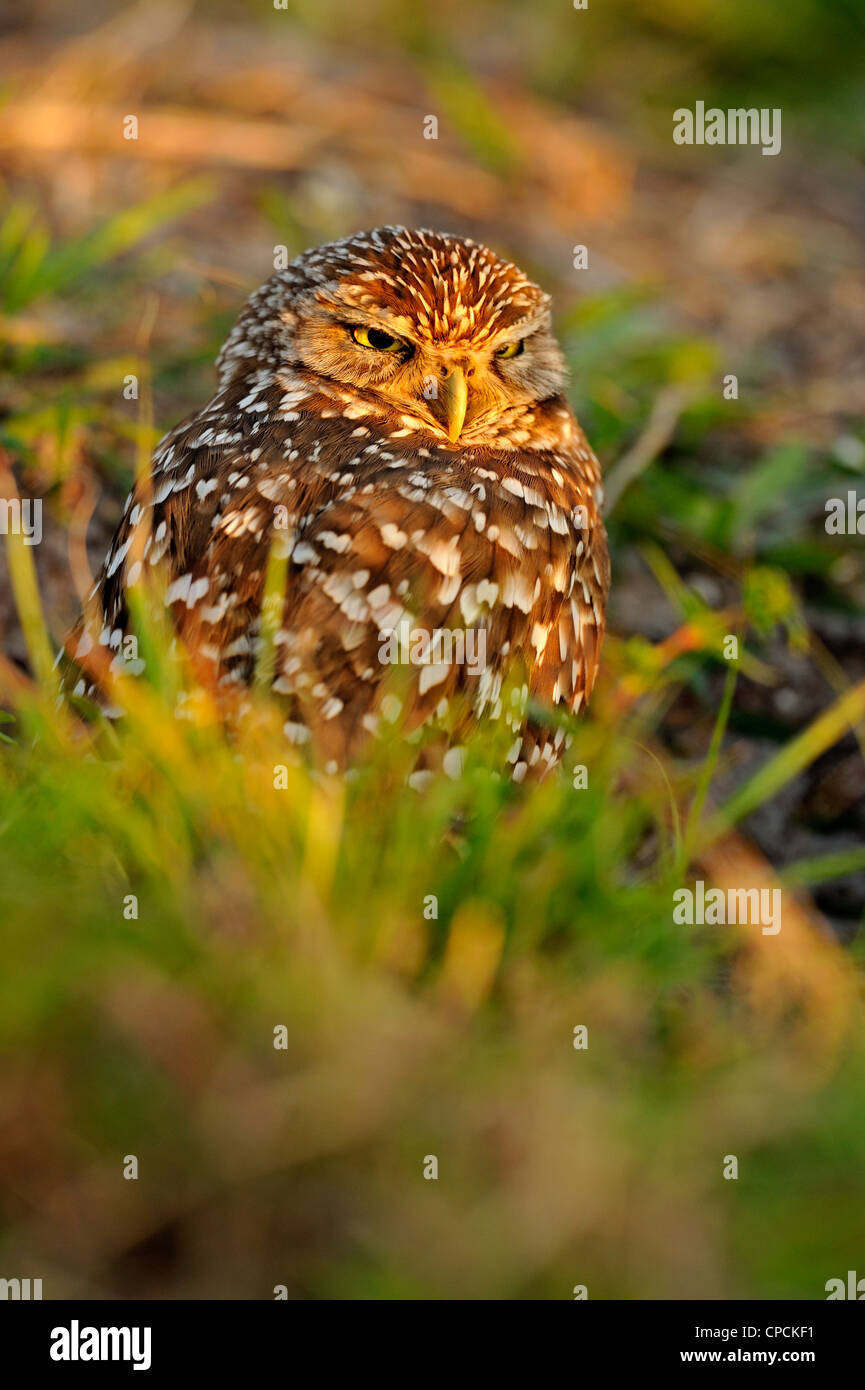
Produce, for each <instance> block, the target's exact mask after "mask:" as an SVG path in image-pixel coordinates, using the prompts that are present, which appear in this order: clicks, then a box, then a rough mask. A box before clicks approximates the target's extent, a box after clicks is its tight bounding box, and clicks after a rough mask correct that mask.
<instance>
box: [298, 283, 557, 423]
mask: <svg viewBox="0 0 865 1390" xmlns="http://www.w3.org/2000/svg"><path fill="white" fill-rule="evenodd" d="M294 345H295V350H296V352H297V356H298V359H299V363H300V365H302V366H303V367H305V368H307V369H308V370H311V371H312V372H314V373H315V375H316V376H317V377H319V378H325V379H326V382H327V383H328V386H329V387H330V388H331V389H332V386H337V387H349V388H351V389H352V391H353V392H357V391H361V392H365V393H367V392H368V393H370V394H372V395H373V396H375V397H376V398H377V399H378V400H379V401H381V403H382V404H383V405H385V406H387V407H389V408H390V409H392V410H396V411H398V412H400V413H401V414H403V415H405V416H406V417H407V418H408V419H410V420H413V421H417V422H418V424H423V425H425V426H426V427H427V428H428V429H429V430H430V432H431V433H432V434H433V435H434V436H436V437H437V438H442V437H445V438H447V439H448V440H449V441H450V443H452V444H455V443H457V441H462V442H473V443H481V442H483V440H484V438H485V437H487V436H489V437H492V436H493V435H494V433H495V422H496V420H497V418H498V417H500V416H502V415H503V414H504V412H506V411H507V412H513V411H514V410H518V409H519V408H520V407H523V408H529V407H531V406H533V405H537V404H538V403H539V402H540V401H544V400H548V399H550V398H551V397H553V396H555V395H558V394H559V393H560V392H561V391H562V389H563V386H564V380H565V371H564V365H563V362H562V357H561V352H560V350H559V347H558V344H557V343H556V341H555V338H554V337H553V335H552V332H551V329H550V323H549V312H548V309H547V307H546V304H545V303H543V304H540V305H538V307H537V309H536V311H535V313H533V314H527V315H525V316H524V317H523V318H521V319H520V320H518V321H517V322H515V323H512V324H509V325H507V326H505V327H503V328H501V329H499V331H497V332H496V331H490V329H489V327H488V326H487V327H486V328H485V330H484V331H483V332H478V333H476V334H460V335H447V336H444V335H439V336H438V337H436V336H434V335H433V334H431V333H430V332H429V331H425V325H423V324H422V323H418V322H416V321H412V319H411V318H410V316H408V315H407V314H405V313H401V314H395V313H393V312H392V311H389V309H388V308H387V307H386V306H384V305H381V306H379V305H375V306H373V305H371V304H370V303H369V300H368V299H367V302H366V303H365V304H363V306H361V305H360V304H358V303H357V301H356V300H351V301H348V302H346V301H345V300H343V299H342V297H341V296H335V295H333V294H332V293H331V294H328V295H327V296H319V295H316V296H315V297H314V298H313V299H312V300H311V301H309V302H308V303H307V305H306V306H305V312H303V313H302V314H300V315H299V318H298V322H297V325H296V328H295V334H294Z"/></svg>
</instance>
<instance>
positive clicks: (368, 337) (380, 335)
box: [351, 324, 403, 352]
mask: <svg viewBox="0 0 865 1390" xmlns="http://www.w3.org/2000/svg"><path fill="white" fill-rule="evenodd" d="M351 336H352V337H353V338H354V341H355V342H356V343H360V345H361V347H365V348H376V349H377V351H378V352H399V350H400V348H401V347H402V346H403V344H402V342H401V340H400V339H399V338H394V337H393V336H392V335H391V334H390V333H385V331H384V329H382V328H365V327H364V326H363V324H358V325H357V326H356V327H355V328H353V329H352V330H351Z"/></svg>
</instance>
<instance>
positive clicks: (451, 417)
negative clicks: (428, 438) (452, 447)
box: [436, 367, 469, 444]
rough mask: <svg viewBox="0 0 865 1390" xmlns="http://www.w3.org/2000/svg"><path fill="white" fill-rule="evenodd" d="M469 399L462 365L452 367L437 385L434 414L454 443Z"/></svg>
mask: <svg viewBox="0 0 865 1390" xmlns="http://www.w3.org/2000/svg"><path fill="white" fill-rule="evenodd" d="M468 401H469V388H468V382H467V381H466V374H465V372H464V370H463V368H462V367H452V368H451V370H450V371H449V372H448V374H447V376H446V377H445V378H444V380H443V381H442V382H441V384H440V386H439V394H438V402H437V404H438V410H437V411H436V414H437V415H438V417H439V419H440V420H441V422H442V424H443V425H444V427H445V429H446V430H447V433H448V439H449V440H450V441H451V443H452V444H455V443H456V442H457V440H458V439H459V437H460V433H461V432H462V427H463V423H464V421H465V418H466V407H467V406H468Z"/></svg>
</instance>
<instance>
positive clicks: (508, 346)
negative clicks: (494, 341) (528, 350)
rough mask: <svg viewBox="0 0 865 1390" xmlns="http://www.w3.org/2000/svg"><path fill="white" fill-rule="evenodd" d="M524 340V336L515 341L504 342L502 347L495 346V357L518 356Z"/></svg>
mask: <svg viewBox="0 0 865 1390" xmlns="http://www.w3.org/2000/svg"><path fill="white" fill-rule="evenodd" d="M524 342H525V338H520V339H519V341H518V342H516V343H505V346H504V347H500V348H496V357H519V355H520V353H521V352H522V350H523V343H524Z"/></svg>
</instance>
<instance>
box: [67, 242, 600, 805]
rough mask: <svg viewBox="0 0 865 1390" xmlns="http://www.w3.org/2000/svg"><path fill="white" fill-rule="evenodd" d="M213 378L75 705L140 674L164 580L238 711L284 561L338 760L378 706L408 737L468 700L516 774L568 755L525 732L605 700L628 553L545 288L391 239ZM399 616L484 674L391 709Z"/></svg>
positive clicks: (452, 677)
mask: <svg viewBox="0 0 865 1390" xmlns="http://www.w3.org/2000/svg"><path fill="white" fill-rule="evenodd" d="M217 366H218V371H219V384H218V389H217V392H216V394H215V395H214V397H213V398H212V400H211V401H209V402H208V404H207V405H205V406H204V407H203V408H202V409H201V410H199V411H198V412H196V414H194V415H193V416H191V417H189V418H188V419H187V420H186V421H184V422H183V423H181V424H180V425H178V426H177V427H176V428H175V429H173V430H172V431H171V432H170V433H169V434H168V435H166V436H165V438H164V439H163V440H162V442H161V443H160V445H159V446H158V448H157V451H156V454H155V456H154V460H153V467H152V475H151V478H150V479H149V481H148V483H147V485H146V486H139V487H138V488H136V490H135V491H134V492H133V493H132V495H131V496H130V497H129V499H128V501H127V503H126V508H125V511H124V514H123V519H122V521H121V523H120V526H119V528H118V530H117V533H116V536H115V538H114V541H113V543H112V546H111V549H110V551H109V554H108V556H107V558H106V561H105V564H104V566H103V569H102V572H101V573H100V575H99V578H98V580H97V583H96V586H95V588H94V593H93V596H92V599H91V602H90V605H89V607H88V609H87V612H86V615H85V618H84V619H82V622H81V623H80V624H79V627H78V629H77V630H76V632H75V633H74V634H73V636H72V639H71V640H70V643H69V644H68V650H69V654H70V656H71V657H72V658H73V661H75V662H76V663H77V669H75V672H74V675H73V677H72V679H71V686H72V687H74V689H75V691H76V693H79V694H81V693H88V692H89V690H90V689H91V677H90V676H88V674H87V673H88V672H91V673H92V671H93V670H95V669H97V665H98V664H97V663H94V662H93V657H94V655H96V656H98V655H101V656H102V658H103V666H104V665H105V659H106V658H107V659H108V660H110V661H111V662H112V664H113V667H114V669H115V670H118V669H124V670H127V671H129V670H132V671H133V672H134V671H135V669H136V662H135V660H134V658H133V659H130V657H129V655H128V653H127V652H126V650H125V647H126V643H125V638H126V635H127V632H128V628H129V615H128V608H127V598H126V596H127V590H128V588H129V587H130V586H132V585H135V584H137V583H139V582H141V581H142V580H143V579H145V578H146V577H147V576H148V575H149V574H151V573H156V572H160V573H162V574H164V585H165V587H164V602H165V603H166V605H167V606H168V607H169V608H170V611H171V615H172V619H173V623H174V627H175V629H176V631H177V633H178V635H179V636H180V638H181V639H182V641H183V644H184V646H185V647H186V649H187V650H188V651H189V653H190V655H191V657H192V660H193V662H194V665H195V667H196V670H197V673H198V675H199V678H200V679H201V680H202V682H205V683H207V684H209V685H210V686H212V688H213V689H215V690H216V691H217V692H218V694H219V696H220V698H221V699H222V701H223V702H224V703H225V705H226V707H229V706H231V705H232V704H233V703H234V704H235V705H236V704H237V702H238V701H242V697H243V692H244V691H245V690H246V688H247V687H248V685H249V684H250V682H251V681H252V679H253V676H254V673H255V669H256V660H257V656H258V652H259V647H260V637H261V606H262V599H263V594H264V586H265V576H266V573H267V570H268V562H269V557H271V556H273V555H275V556H277V557H279V556H281V557H283V559H284V561H285V564H286V569H285V576H284V586H283V588H282V589H281V590H280V597H279V608H278V612H277V613H276V619H275V621H274V623H273V624H272V628H273V643H274V647H273V651H274V654H275V662H274V668H273V678H272V688H273V691H274V693H275V694H276V695H277V696H278V697H279V698H280V699H281V700H283V701H284V704H285V714H286V718H285V731H286V736H287V737H288V738H289V739H290V740H292V741H293V742H296V743H304V742H311V743H312V745H313V747H314V749H315V750H316V752H317V753H318V754H319V755H320V756H321V758H322V759H323V761H324V762H325V763H327V764H335V765H337V766H344V765H345V764H346V762H347V761H348V760H349V759H350V758H351V757H352V755H353V754H354V753H355V752H356V750H357V749H358V748H359V746H360V745H361V744H362V743H363V742H364V740H365V739H366V738H368V737H369V736H370V734H372V733H374V732H375V730H376V729H377V727H378V725H379V721H380V720H381V718H382V715H383V714H384V715H385V717H386V718H393V717H395V715H396V714H398V715H399V717H400V718H401V719H403V720H404V721H405V723H406V726H407V727H410V728H414V727H417V726H418V725H419V724H421V723H424V722H428V721H430V720H442V721H445V716H446V713H447V711H448V710H449V709H450V708H452V707H455V706H456V705H459V706H460V707H461V708H463V709H464V710H467V711H468V712H469V717H470V718H472V719H476V718H485V717H492V718H499V717H502V718H506V719H507V720H508V722H509V723H510V725H511V727H512V729H513V733H514V738H513V743H512V747H511V749H510V753H509V755H508V757H509V761H510V763H511V765H512V773H513V776H514V777H515V778H516V780H518V781H519V780H522V777H523V776H524V775H525V774H526V771H527V769H528V767H529V766H530V765H532V764H536V763H539V764H541V766H542V767H546V766H548V765H549V764H551V763H552V762H554V761H556V759H557V756H558V751H559V747H560V744H561V735H560V734H559V735H557V736H556V737H553V736H552V735H550V736H549V737H548V736H547V735H545V734H544V733H543V731H542V730H538V729H537V728H535V727H534V726H533V725H530V724H528V723H527V721H526V716H525V703H526V699H527V697H529V696H531V697H533V698H534V699H535V700H536V701H538V702H539V703H541V704H544V703H546V704H549V705H561V706H564V707H565V708H567V709H569V710H573V711H577V710H579V709H580V708H581V707H582V705H583V703H584V702H585V701H586V700H587V699H588V697H589V695H590V693H591V689H592V685H593V683H594V680H595V675H596V672H597V667H598V655H599V647H600V642H601V637H602V633H603V626H604V606H605V601H606V595H607V588H608V583H609V562H608V557H607V545H606V537H605V533H604V528H603V524H602V522H601V519H600V515H599V503H600V496H601V489H600V474H599V469H598V463H597V460H596V458H595V456H594V454H593V453H592V450H591V449H590V447H589V445H588V443H587V442H586V439H585V436H584V435H583V433H582V431H581V430H580V427H579V425H578V424H577V422H576V420H575V418H574V416H573V413H572V411H571V409H570V407H569V405H568V402H567V400H566V398H565V395H564V384H565V371H564V366H563V362H562V357H561V352H560V350H559V347H558V345H557V343H556V341H555V339H554V337H553V336H552V332H551V329H550V313H549V298H548V296H547V295H546V294H544V293H543V292H542V291H541V290H540V289H538V287H537V286H536V285H534V284H532V283H531V281H529V280H528V279H527V278H526V277H525V276H524V275H523V274H522V272H521V271H520V270H518V269H517V267H516V266H514V265H512V264H510V263H508V262H505V261H503V260H501V259H499V258H498V257H497V256H496V255H494V254H493V252H491V251H490V250H488V249H487V248H486V247H484V246H481V245H478V244H476V243H474V242H472V241H469V240H464V239H461V238H458V237H454V236H446V235H443V234H440V233H436V232H430V231H410V230H407V229H405V228H398V227H385V228H381V229H379V230H377V231H373V232H369V233H366V234H361V235H357V236H354V237H350V238H348V239H346V240H344V241H340V242H336V243H334V244H331V245H327V246H322V247H319V248H317V249H315V250H313V251H308V252H306V253H305V254H304V255H302V256H299V257H298V258H297V260H296V261H294V262H293V263H292V264H291V265H289V266H288V267H287V268H286V269H285V270H281V271H278V272H277V273H276V274H275V275H273V276H272V278H271V279H270V280H269V281H268V282H267V283H266V284H265V285H263V286H262V287H261V289H259V290H258V291H256V293H255V294H253V295H252V297H251V299H250V300H249V301H248V303H247V305H246V307H245V309H244V310H243V312H242V313H241V315H240V317H239V319H238V321H237V323H236V325H235V327H234V328H233V329H232V331H231V333H230V334H229V336H228V339H227V341H226V343H225V345H224V347H223V348H222V351H221V352H220V354H219V358H218V362H217ZM271 572H273V571H271ZM401 624H402V626H403V628H404V627H405V625H406V624H410V625H411V630H412V631H413V632H417V631H418V630H422V631H431V630H433V629H443V630H447V631H458V630H462V631H465V630H466V629H478V630H482V631H483V634H484V641H485V663H484V667H483V669H482V670H475V671H471V670H469V669H468V667H467V665H466V664H462V665H460V664H457V662H455V661H454V660H452V659H451V660H445V661H428V662H426V663H425V664H420V665H417V666H412V667H411V671H410V680H409V684H408V685H406V683H405V682H403V683H402V685H401V686H400V687H399V689H400V692H401V693H400V695H399V696H395V695H394V694H393V693H392V692H391V687H390V685H389V682H388V679H387V677H388V666H387V665H386V664H385V663H384V662H383V660H382V643H383V637H384V636H385V635H386V634H387V633H389V632H390V631H392V630H399V629H400V625H401ZM139 669H140V668H139ZM82 672H83V673H84V674H82ZM514 682H515V690H516V696H515V698H516V705H514V704H512V703H511V699H510V697H505V696H503V691H505V690H506V689H509V688H510V686H509V684H508V683H510V684H514ZM103 684H104V682H103ZM503 699H504V708H503ZM395 701H396V702H397V704H396V705H395V704H394V702H395ZM445 722H446V721H445ZM465 722H466V720H465V717H464V718H463V721H462V724H461V725H460V726H459V729H457V730H455V729H454V728H453V727H451V730H450V735H451V739H452V741H453V740H454V739H455V738H456V736H457V734H458V733H459V732H460V731H461V730H464V728H465ZM451 761H452V762H453V759H452V760H451ZM446 765H447V764H446Z"/></svg>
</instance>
